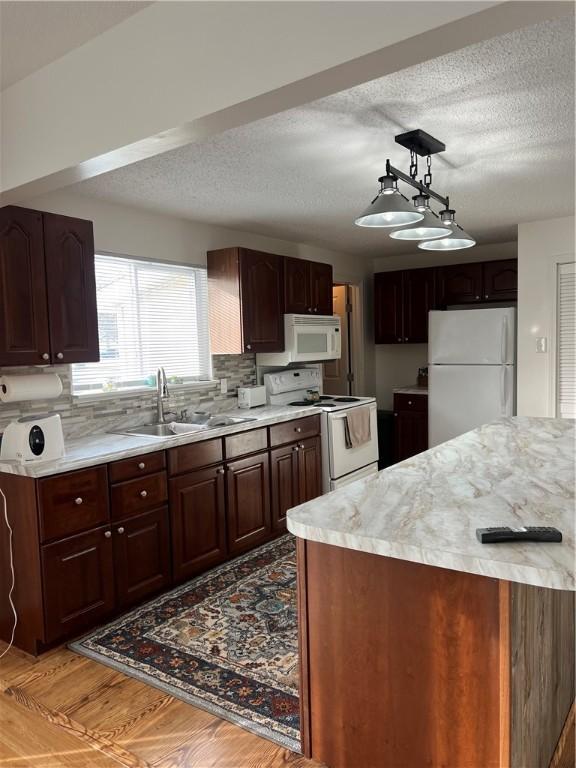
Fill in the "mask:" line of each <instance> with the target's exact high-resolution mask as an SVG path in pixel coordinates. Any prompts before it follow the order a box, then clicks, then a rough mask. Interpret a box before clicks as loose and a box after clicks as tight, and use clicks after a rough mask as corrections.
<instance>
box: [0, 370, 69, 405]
mask: <svg viewBox="0 0 576 768" xmlns="http://www.w3.org/2000/svg"><path fill="white" fill-rule="evenodd" d="M61 394H62V382H61V381H60V376H58V375H57V374H56V373H37V374H31V375H30V376H0V401H2V402H3V403H15V402H18V401H19V400H50V399H52V398H54V397H60V395H61Z"/></svg>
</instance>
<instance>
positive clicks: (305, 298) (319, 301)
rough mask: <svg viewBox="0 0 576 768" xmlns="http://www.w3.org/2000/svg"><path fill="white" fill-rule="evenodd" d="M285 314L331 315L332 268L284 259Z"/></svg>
mask: <svg viewBox="0 0 576 768" xmlns="http://www.w3.org/2000/svg"><path fill="white" fill-rule="evenodd" d="M284 286H285V311H286V312H289V313H294V314H300V315H312V314H318V315H331V314H332V312H333V309H332V287H333V283H332V266H331V265H330V264H322V263H321V262H317V261H305V260H304V259H293V258H286V259H284Z"/></svg>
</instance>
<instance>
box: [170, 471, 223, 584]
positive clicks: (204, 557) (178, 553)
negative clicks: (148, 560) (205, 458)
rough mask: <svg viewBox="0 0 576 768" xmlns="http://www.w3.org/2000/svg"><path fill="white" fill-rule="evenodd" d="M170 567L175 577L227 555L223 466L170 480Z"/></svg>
mask: <svg viewBox="0 0 576 768" xmlns="http://www.w3.org/2000/svg"><path fill="white" fill-rule="evenodd" d="M170 516H171V520H172V568H173V574H174V580H175V581H181V580H182V579H186V578H189V577H190V576H193V575H194V574H196V573H200V572H201V571H205V570H206V569H208V568H210V567H211V566H213V565H216V564H217V563H220V562H222V561H223V560H225V559H226V554H227V550H226V511H225V505H224V467H223V466H218V467H212V468H211V469H198V470H196V471H195V472H190V473H188V474H186V475H182V476H181V477H177V478H174V479H173V480H170Z"/></svg>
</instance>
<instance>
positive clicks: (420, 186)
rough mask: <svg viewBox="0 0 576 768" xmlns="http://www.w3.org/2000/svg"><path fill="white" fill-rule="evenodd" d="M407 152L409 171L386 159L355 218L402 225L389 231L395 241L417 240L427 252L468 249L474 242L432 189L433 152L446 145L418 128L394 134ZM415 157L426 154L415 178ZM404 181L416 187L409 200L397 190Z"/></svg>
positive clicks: (361, 221) (446, 202) (379, 224)
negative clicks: (374, 190) (372, 193)
mask: <svg viewBox="0 0 576 768" xmlns="http://www.w3.org/2000/svg"><path fill="white" fill-rule="evenodd" d="M395 138H396V142H397V143H398V144H401V145H402V146H403V147H405V148H406V149H408V150H409V151H410V168H409V174H405V173H402V171H399V170H398V169H397V168H394V167H393V166H392V165H391V164H390V160H386V174H385V175H384V176H381V177H380V178H379V179H378V181H379V183H380V190H379V191H378V194H377V195H376V197H375V198H374V200H372V202H371V203H370V205H369V206H368V207H367V208H366V210H365V211H363V213H362V214H361V215H360V216H359V217H358V218H357V219H356V220H355V223H356V224H357V225H358V226H359V227H387V228H394V227H402V229H396V230H395V231H394V232H391V233H390V237H393V238H394V239H395V240H406V241H410V240H419V241H421V242H419V243H418V247H419V248H421V249H423V250H427V251H442V250H451V251H454V250H458V249H460V248H471V247H472V246H473V245H476V241H475V240H474V238H472V237H471V236H470V235H468V234H467V233H466V232H464V230H463V229H462V228H461V227H460V226H459V225H458V224H456V222H455V220H454V216H455V211H454V210H453V209H452V208H450V200H449V198H448V197H443V196H442V195H440V194H438V193H437V192H435V191H434V190H433V189H432V155H434V154H437V153H438V152H444V150H445V149H446V145H445V144H444V143H443V142H441V141H439V140H438V139H435V138H434V137H433V136H430V134H428V133H426V132H425V131H422V130H420V129H417V130H415V131H408V133H402V134H400V135H398V136H396V137H395ZM418 156H420V157H426V173H425V174H424V177H423V178H422V179H421V180H418V178H417V176H418ZM399 180H400V181H403V182H405V183H406V184H409V185H410V186H411V187H413V188H414V189H416V190H417V192H418V194H417V195H415V196H414V197H413V198H412V200H413V204H412V205H411V204H410V202H409V201H408V199H407V198H406V197H404V195H403V194H402V193H401V192H400V191H399V189H398V181H399ZM430 198H434V200H436V201H437V202H439V203H441V204H442V205H443V206H444V209H443V210H442V211H441V212H440V217H438V215H437V214H436V213H434V211H432V210H431V208H430Z"/></svg>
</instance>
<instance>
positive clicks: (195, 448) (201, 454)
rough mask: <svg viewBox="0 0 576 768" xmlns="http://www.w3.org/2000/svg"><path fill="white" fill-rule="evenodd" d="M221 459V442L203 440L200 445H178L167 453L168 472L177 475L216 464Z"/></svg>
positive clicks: (217, 440)
mask: <svg viewBox="0 0 576 768" xmlns="http://www.w3.org/2000/svg"><path fill="white" fill-rule="evenodd" d="M222 459H223V452H222V440H221V439H220V438H216V439H215V440H203V441H202V442H201V443H191V444H190V445H180V446H178V448H170V450H169V451H168V472H169V474H171V475H179V474H181V473H182V472H188V471H189V470H191V469H198V468H199V467H207V466H209V465H210V464H218V463H220V462H221V461H222Z"/></svg>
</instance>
